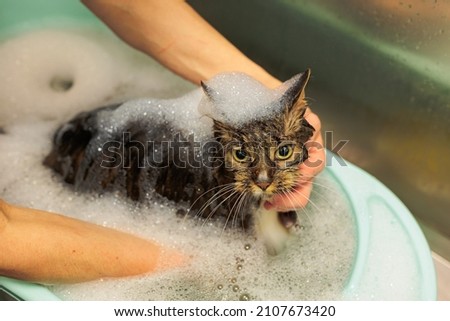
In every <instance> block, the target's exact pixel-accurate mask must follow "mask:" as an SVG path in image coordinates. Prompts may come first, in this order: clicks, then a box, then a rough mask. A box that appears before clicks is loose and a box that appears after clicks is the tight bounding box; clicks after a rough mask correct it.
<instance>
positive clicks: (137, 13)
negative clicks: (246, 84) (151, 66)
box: [82, 0, 280, 87]
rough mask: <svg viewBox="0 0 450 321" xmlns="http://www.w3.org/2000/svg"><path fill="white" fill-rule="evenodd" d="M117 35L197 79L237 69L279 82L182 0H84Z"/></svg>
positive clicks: (274, 83)
mask: <svg viewBox="0 0 450 321" xmlns="http://www.w3.org/2000/svg"><path fill="white" fill-rule="evenodd" d="M82 2H83V4H84V5H86V6H87V7H88V8H89V9H90V10H91V11H92V12H94V13H95V14H96V15H97V16H98V17H99V18H100V19H101V20H103V21H104V22H105V23H106V24H107V25H108V26H109V27H110V28H111V29H112V30H113V31H114V32H115V33H116V34H117V35H118V36H119V37H121V38H122V39H123V40H125V41H126V42H127V43H128V44H130V45H131V46H133V47H135V48H136V49H138V50H140V51H142V52H144V53H146V54H148V55H151V56H152V57H154V58H155V59H156V60H158V61H159V62H160V63H162V64H163V65H165V66H166V67H167V68H169V69H171V70H172V71H174V72H175V73H177V74H178V75H180V76H182V77H183V78H185V79H187V80H189V81H191V82H193V83H195V84H197V85H199V84H200V81H201V80H207V79H209V78H211V77H212V76H214V75H215V74H217V73H220V72H225V71H241V72H245V73H247V74H248V75H250V76H252V77H254V78H256V79H258V80H260V81H261V82H263V83H264V84H266V85H267V86H269V87H276V86H277V85H278V84H280V82H279V81H278V80H277V79H276V78H274V77H272V76H271V75H270V74H269V73H267V72H266V71H265V70H264V69H263V68H261V67H260V66H259V65H257V64H256V63H254V62H253V61H252V60H251V59H249V58H248V57H246V56H245V55H244V54H242V53H241V52H240V51H239V50H238V49H237V48H236V47H235V46H233V45H232V44H231V43H230V42H229V41H228V40H227V39H225V38H224V37H223V36H222V35H221V34H220V33H219V32H218V31H217V30H215V29H214V28H213V27H212V26H211V25H210V24H209V23H208V22H206V21H205V20H204V19H203V18H202V17H201V16H200V15H199V14H198V13H197V12H196V11H195V10H194V9H192V7H191V6H190V5H189V4H187V3H186V2H185V1H183V0H171V1H160V0H133V1H116V0H82Z"/></svg>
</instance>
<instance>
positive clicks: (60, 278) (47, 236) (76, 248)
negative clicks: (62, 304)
mask: <svg viewBox="0 0 450 321" xmlns="http://www.w3.org/2000/svg"><path fill="white" fill-rule="evenodd" d="M183 261H184V257H183V256H182V255H181V254H179V253H177V252H175V251H174V250H168V249H164V248H163V247H161V246H160V245H158V244H156V243H154V242H151V241H148V240H144V239H141V238H138V237H136V236H133V235H130V234H127V233H123V232H120V231H117V230H113V229H109V228H105V227H102V226H98V225H95V224H91V223H87V222H84V221H80V220H76V219H72V218H69V217H65V216H62V215H58V214H53V213H49V212H45V211H40V210H35V209H29V208H23V207H19V206H14V205H10V204H7V203H6V202H4V201H2V200H1V199H0V275H4V276H9V277H14V278H18V279H23V280H28V281H34V282H41V283H74V282H82V281H89V280H93V279H99V278H108V277H121V276H131V275H137V274H143V273H150V272H156V271H158V270H164V269H167V268H171V267H176V266H179V265H181V264H182V262H183Z"/></svg>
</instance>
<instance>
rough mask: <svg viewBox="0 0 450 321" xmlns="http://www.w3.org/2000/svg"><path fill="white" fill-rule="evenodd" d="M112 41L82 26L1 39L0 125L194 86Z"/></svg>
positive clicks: (65, 114)
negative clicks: (78, 28) (80, 27)
mask: <svg viewBox="0 0 450 321" xmlns="http://www.w3.org/2000/svg"><path fill="white" fill-rule="evenodd" d="M114 40H115V39H114V36H113V35H111V34H108V33H106V32H100V31H95V32H93V31H88V30H84V29H80V30H72V29H70V30H65V31H62V30H41V31H35V32H32V33H28V34H24V35H22V36H20V37H16V38H12V39H9V40H6V41H5V42H4V43H3V44H2V45H1V46H0V70H1V73H2V86H0V126H4V125H5V124H8V123H9V122H11V121H14V120H17V119H23V117H28V116H29V115H34V116H38V117H40V118H46V119H54V118H55V117H58V119H60V120H61V121H62V120H64V119H67V118H68V117H71V116H73V115H74V114H75V113H77V112H79V111H82V110H86V109H92V108H95V107H98V106H102V105H106V104H110V103H113V102H120V101H124V100H126V99H129V98H132V97H138V96H149V97H160V98H165V97H169V96H173V94H172V93H173V92H178V93H179V94H178V95H181V94H182V93H186V92H188V91H189V90H190V89H192V88H193V86H192V85H191V84H188V83H187V82H185V81H180V80H179V78H178V77H176V76H174V75H173V74H172V73H171V72H169V71H167V70H165V69H163V68H162V67H161V66H160V65H159V64H157V63H156V62H155V61H153V60H151V59H150V58H148V57H146V56H144V55H143V54H141V53H138V52H137V51H135V50H133V49H131V48H129V47H127V46H125V45H124V44H123V43H121V42H118V41H117V40H116V41H114ZM155 75H157V77H156V76H155Z"/></svg>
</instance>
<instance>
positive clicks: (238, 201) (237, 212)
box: [231, 192, 247, 227]
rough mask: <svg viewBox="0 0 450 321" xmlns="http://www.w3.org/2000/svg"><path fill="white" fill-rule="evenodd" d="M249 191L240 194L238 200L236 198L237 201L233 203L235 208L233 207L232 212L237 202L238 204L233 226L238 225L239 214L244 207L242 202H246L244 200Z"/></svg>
mask: <svg viewBox="0 0 450 321" xmlns="http://www.w3.org/2000/svg"><path fill="white" fill-rule="evenodd" d="M246 196H247V193H245V192H244V193H242V195H241V196H240V198H239V199H238V200H236V203H235V204H234V205H233V208H232V209H231V212H233V209H234V207H235V205H236V204H237V205H238V206H237V207H236V209H235V212H234V215H233V221H232V223H231V226H232V227H234V226H236V225H237V221H238V216H239V213H240V212H241V208H242V204H243V203H244V200H245V199H246Z"/></svg>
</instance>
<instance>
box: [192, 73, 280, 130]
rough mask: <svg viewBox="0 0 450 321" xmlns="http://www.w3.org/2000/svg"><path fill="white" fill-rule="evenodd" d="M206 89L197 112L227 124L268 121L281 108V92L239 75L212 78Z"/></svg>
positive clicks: (221, 75)
mask: <svg viewBox="0 0 450 321" xmlns="http://www.w3.org/2000/svg"><path fill="white" fill-rule="evenodd" d="M206 86H207V89H206V92H207V95H205V96H204V98H203V99H202V101H201V103H200V106H199V110H200V113H202V114H204V115H208V116H209V117H211V118H213V119H216V120H219V121H222V122H226V123H228V124H231V125H235V126H239V125H242V124H244V123H246V122H249V121H251V120H252V119H255V118H259V119H261V118H268V117H270V115H272V114H274V113H276V112H278V111H280V109H281V108H282V107H283V106H282V104H281V103H280V98H281V96H282V94H283V92H282V91H281V90H271V89H269V88H267V87H265V86H264V85H263V84H261V83H260V82H259V81H257V80H255V79H253V78H251V77H249V76H248V75H246V74H243V73H238V72H232V73H223V74H219V75H216V76H215V77H213V78H212V79H210V80H208V81H207V82H206Z"/></svg>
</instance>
